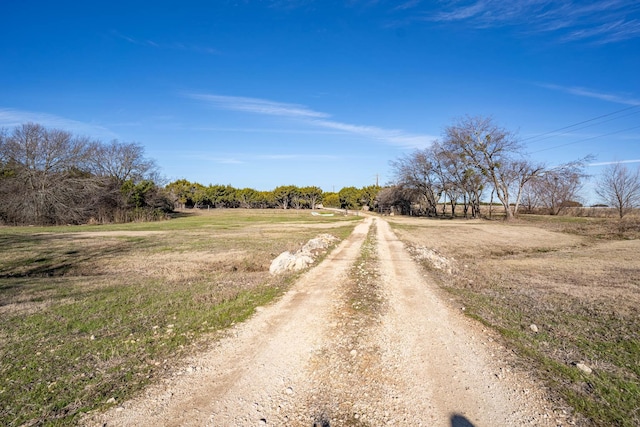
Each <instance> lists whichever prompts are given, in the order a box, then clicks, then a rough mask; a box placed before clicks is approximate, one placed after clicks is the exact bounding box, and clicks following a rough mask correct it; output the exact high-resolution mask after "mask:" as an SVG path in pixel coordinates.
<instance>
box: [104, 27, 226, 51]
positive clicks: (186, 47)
mask: <svg viewBox="0 0 640 427" xmlns="http://www.w3.org/2000/svg"><path fill="white" fill-rule="evenodd" d="M111 34H112V35H113V36H115V37H117V38H119V39H122V40H125V41H127V42H129V43H131V44H135V45H138V46H147V47H152V48H155V49H171V50H183V51H190V52H197V53H206V54H209V55H216V54H219V53H220V52H219V51H218V50H217V49H214V48H211V47H207V46H199V45H192V44H186V43H180V42H173V43H159V42H156V41H153V40H149V39H136V38H133V37H129V36H127V35H124V34H121V33H119V32H118V31H115V30H112V31H111Z"/></svg>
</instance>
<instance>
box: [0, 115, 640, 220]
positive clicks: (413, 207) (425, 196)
mask: <svg viewBox="0 0 640 427" xmlns="http://www.w3.org/2000/svg"><path fill="white" fill-rule="evenodd" d="M590 161H591V158H590V157H587V158H583V159H577V160H574V161H571V162H568V163H564V164H561V165H557V166H553V167H549V166H547V165H544V164H537V163H534V162H532V161H531V160H529V159H528V158H527V157H526V154H525V152H524V149H523V145H522V144H521V143H520V142H519V140H518V139H517V138H516V136H515V135H514V134H513V133H511V132H510V131H508V130H506V129H504V128H501V127H500V126H498V125H496V124H495V123H494V121H493V119H491V118H486V117H465V118H462V119H459V120H457V121H456V122H455V123H453V124H452V125H450V126H448V127H446V128H445V131H444V135H443V138H442V140H440V141H436V142H435V143H434V144H432V145H431V146H429V147H427V148H424V149H421V150H416V151H414V152H413V153H410V154H406V155H404V156H402V157H400V158H398V159H396V160H394V161H392V162H391V168H392V171H393V175H394V179H393V182H391V183H389V184H387V185H385V186H384V187H379V186H377V185H371V186H366V187H362V188H356V187H344V188H342V189H341V190H340V191H338V192H323V191H322V190H321V189H320V188H319V187H315V186H307V187H298V186H295V185H283V186H279V187H276V188H275V189H273V190H271V191H258V190H255V189H252V188H242V189H237V188H234V187H232V186H231V185H219V184H216V185H209V186H204V185H202V184H199V183H192V182H189V181H187V180H186V179H180V180H177V181H174V182H171V183H169V184H167V185H163V180H162V179H161V178H160V175H159V171H158V168H157V166H156V164H155V162H154V161H153V160H151V159H148V158H146V157H145V155H144V148H143V147H142V146H141V145H140V144H137V143H133V142H120V141H118V140H113V141H110V142H103V141H100V140H93V139H90V138H87V137H81V136H77V135H73V134H72V133H70V132H67V131H64V130H59V129H47V128H45V127H44V126H42V125H39V124H35V123H26V124H23V125H21V126H17V127H15V128H14V129H13V130H11V131H8V130H6V129H2V130H0V201H1V202H0V224H11V225H56V224H82V223H110V222H128V221H140V220H154V219H160V218H164V217H166V216H167V214H168V213H169V212H171V211H172V210H174V209H176V208H280V209H316V208H317V207H318V206H319V205H323V206H326V207H334V208H342V209H361V208H363V207H366V208H368V209H371V210H377V211H379V212H390V211H397V212H399V213H401V214H410V215H426V216H443V215H452V216H456V215H457V216H464V217H467V218H477V217H479V216H480V205H481V203H486V202H489V204H490V206H492V205H493V203H494V201H496V200H497V202H498V203H500V204H501V205H502V206H503V207H504V212H505V215H506V218H507V219H510V218H513V217H514V216H516V215H517V214H518V213H519V212H520V211H521V210H525V211H526V212H538V213H548V214H552V215H558V214H561V213H562V212H563V211H564V210H566V209H568V208H570V207H573V206H576V205H579V202H578V201H579V199H580V197H579V192H580V190H581V188H582V186H583V183H584V180H585V179H586V178H587V177H588V175H587V174H586V173H585V169H586V166H587V165H588V162H590ZM596 194H597V195H598V196H599V197H600V198H601V199H602V201H603V202H605V203H607V204H608V205H609V206H612V207H614V208H615V209H616V211H617V212H618V215H619V216H620V218H622V217H623V216H624V215H626V214H627V213H628V212H630V211H631V210H632V209H633V208H637V207H639V206H640V169H638V170H636V171H632V170H631V169H629V168H627V167H626V166H625V165H624V164H622V163H614V164H612V165H610V166H608V167H607V168H606V169H605V170H604V172H603V173H602V175H601V176H600V177H599V179H598V181H597V184H596Z"/></svg>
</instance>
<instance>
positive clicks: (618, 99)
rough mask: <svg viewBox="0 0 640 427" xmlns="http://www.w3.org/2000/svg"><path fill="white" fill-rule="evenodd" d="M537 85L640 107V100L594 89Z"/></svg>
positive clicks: (546, 84) (548, 84)
mask: <svg viewBox="0 0 640 427" xmlns="http://www.w3.org/2000/svg"><path fill="white" fill-rule="evenodd" d="M535 84H536V85H537V86H540V87H543V88H545V89H552V90H557V91H561V92H565V93H569V94H571V95H576V96H584V97H587V98H595V99H600V100H602V101H609V102H613V103H616V104H623V105H633V106H639V105H640V99H635V98H628V97H625V96H621V95H618V94H613V93H606V92H598V91H596V90H593V89H587V88H583V87H576V86H560V85H556V84H551V83H535Z"/></svg>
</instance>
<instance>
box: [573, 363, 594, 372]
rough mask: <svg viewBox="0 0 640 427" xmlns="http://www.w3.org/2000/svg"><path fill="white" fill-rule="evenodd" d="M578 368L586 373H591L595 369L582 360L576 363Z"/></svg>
mask: <svg viewBox="0 0 640 427" xmlns="http://www.w3.org/2000/svg"><path fill="white" fill-rule="evenodd" d="M576 368H578V369H580V370H581V371H582V372H584V373H585V374H590V373H591V372H593V370H592V369H591V368H590V367H589V366H587V365H585V364H584V363H582V362H579V363H576Z"/></svg>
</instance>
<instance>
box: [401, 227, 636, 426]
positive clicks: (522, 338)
mask: <svg viewBox="0 0 640 427" xmlns="http://www.w3.org/2000/svg"><path fill="white" fill-rule="evenodd" d="M390 223H391V224H392V225H393V227H394V229H395V230H396V232H397V234H398V236H399V237H400V238H401V240H403V241H404V242H405V243H406V244H407V245H408V246H409V247H410V248H411V250H412V252H413V253H414V254H416V256H418V257H421V258H422V260H423V261H422V263H423V265H424V266H425V268H427V269H429V270H431V271H432V272H433V275H434V276H435V277H437V278H438V281H439V283H440V285H441V286H442V287H443V288H444V289H446V290H447V291H448V292H450V294H452V295H453V298H454V300H455V301H457V304H459V305H460V306H461V307H464V308H465V311H466V313H468V314H469V315H471V316H472V317H474V318H477V319H478V320H480V321H481V322H483V323H484V324H486V325H488V326H491V327H493V328H495V329H497V330H498V331H499V332H500V333H501V334H502V336H503V337H504V339H505V340H506V342H507V343H508V344H509V345H510V346H511V347H512V348H513V349H514V351H515V352H516V354H517V360H518V361H519V362H518V363H520V367H521V368H523V369H532V370H533V371H535V372H536V374H537V375H538V376H539V377H540V378H541V379H542V380H543V381H545V383H546V384H547V385H548V387H549V388H550V390H551V392H552V394H553V395H555V396H557V397H561V398H562V399H564V402H566V403H568V404H569V405H570V406H571V407H573V408H574V409H575V411H576V413H577V414H579V416H581V417H582V420H583V422H584V424H585V425H602V426H605V425H607V426H608V425H617V426H637V425H640V403H639V402H640V240H639V237H640V222H638V220H637V219H634V218H628V219H625V220H624V221H622V222H620V221H618V220H610V219H595V218H569V217H538V216H529V217H527V216H523V217H522V218H521V219H520V220H519V221H517V222H514V223H513V224H505V223H503V222H502V221H480V220H470V221H465V220H429V219H416V218H398V217H396V218H393V219H391V220H390ZM424 248H427V249H428V250H426V252H428V253H430V254H431V259H432V260H433V254H434V253H435V254H436V255H435V256H436V258H438V259H442V260H444V261H442V262H436V263H434V262H433V261H429V260H428V259H427V257H424V256H421V254H422V255H423V254H424V253H425V249H424ZM429 250H430V251H429ZM436 265H437V267H436ZM531 325H535V327H533V326H531ZM534 329H536V330H537V331H534ZM579 363H581V364H584V365H586V366H588V367H590V368H591V370H592V372H591V373H586V372H583V371H581V370H580V369H578V367H577V366H576V365H577V364H579Z"/></svg>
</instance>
